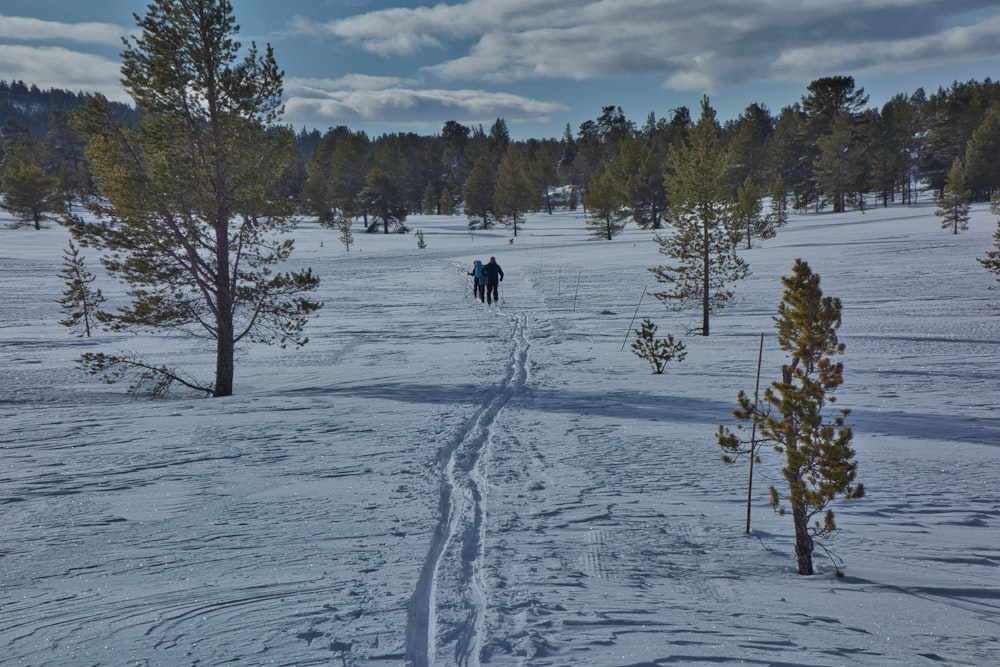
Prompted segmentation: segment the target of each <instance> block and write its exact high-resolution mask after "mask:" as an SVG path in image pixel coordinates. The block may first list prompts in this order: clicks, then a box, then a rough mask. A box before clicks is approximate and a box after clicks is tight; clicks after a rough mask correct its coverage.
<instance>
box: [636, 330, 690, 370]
mask: <svg viewBox="0 0 1000 667" xmlns="http://www.w3.org/2000/svg"><path fill="white" fill-rule="evenodd" d="M632 351H633V352H634V353H635V356H637V357H639V358H640V359H645V360H646V361H648V362H649V365H650V366H651V367H652V368H653V373H654V374H655V375H660V374H662V373H663V371H664V370H666V367H667V363H668V362H670V361H671V360H674V359H676V360H677V361H684V357H685V356H687V351H686V350H685V349H684V343H682V342H681V341H675V340H674V337H673V336H671V335H667V337H666V338H657V337H656V325H655V324H653V322H652V321H651V320H643V321H642V328H640V329H636V331H635V340H634V341H632Z"/></svg>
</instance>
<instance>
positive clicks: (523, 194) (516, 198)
mask: <svg viewBox="0 0 1000 667" xmlns="http://www.w3.org/2000/svg"><path fill="white" fill-rule="evenodd" d="M536 199H537V197H536V196H535V192H534V190H533V189H532V183H531V180H530V179H529V178H528V173H527V171H526V165H525V163H524V160H523V159H522V157H521V154H520V153H519V152H518V150H517V148H516V147H515V146H514V144H508V145H507V149H506V151H505V152H504V154H503V158H501V160H500V165H499V167H498V168H497V179H496V185H495V186H494V190H493V205H494V211H495V213H496V215H497V219H499V220H500V222H501V223H502V224H504V225H507V226H508V227H510V228H511V229H512V230H513V233H514V236H515V237H516V236H517V226H518V224H524V215H525V213H526V212H527V211H528V210H529V209H530V208H531V206H532V202H534V201H535V200H536Z"/></svg>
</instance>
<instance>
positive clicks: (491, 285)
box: [483, 257, 503, 303]
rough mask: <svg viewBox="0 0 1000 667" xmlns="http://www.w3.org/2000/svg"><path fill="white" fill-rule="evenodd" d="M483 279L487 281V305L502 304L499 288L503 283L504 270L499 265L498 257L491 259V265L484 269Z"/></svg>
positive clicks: (488, 264)
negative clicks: (498, 292)
mask: <svg viewBox="0 0 1000 667" xmlns="http://www.w3.org/2000/svg"><path fill="white" fill-rule="evenodd" d="M483 278H485V279H486V303H500V297H499V296H498V294H497V288H498V287H499V285H500V283H501V282H503V269H501V268H500V265H499V264H497V258H496V257H490V261H489V263H487V264H486V266H484V267H483Z"/></svg>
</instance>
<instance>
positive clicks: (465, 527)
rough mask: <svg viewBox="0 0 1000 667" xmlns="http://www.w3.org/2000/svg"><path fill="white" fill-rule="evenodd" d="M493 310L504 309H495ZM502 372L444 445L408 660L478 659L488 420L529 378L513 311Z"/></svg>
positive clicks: (467, 664) (470, 666) (469, 665)
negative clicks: (437, 505)
mask: <svg viewBox="0 0 1000 667" xmlns="http://www.w3.org/2000/svg"><path fill="white" fill-rule="evenodd" d="M498 316H503V315H502V314H499V313H498ZM511 320H512V323H513V334H512V336H511V339H510V340H511V343H510V350H509V356H508V358H507V363H506V374H505V377H504V379H503V381H502V382H501V383H500V384H499V385H498V386H497V389H496V391H495V392H493V393H491V394H490V395H489V397H488V400H486V401H485V402H484V404H483V405H482V406H481V407H480V408H479V409H478V410H477V411H476V412H475V413H474V414H473V415H472V417H471V418H470V419H469V422H468V424H467V426H466V428H465V429H464V430H463V431H462V432H461V433H460V435H459V436H458V437H457V438H456V439H455V440H454V441H453V442H451V443H450V444H449V445H446V446H444V447H442V449H441V452H440V464H441V497H440V520H439V523H438V525H437V528H436V530H435V531H434V538H433V541H432V543H431V545H430V548H429V550H428V554H427V559H426V560H425V562H424V566H423V569H422V571H421V574H420V577H419V579H418V580H417V586H416V590H415V592H414V594H413V598H412V599H411V602H410V614H409V622H408V625H407V632H406V658H407V665H410V666H412V667H425V666H429V665H436V664H445V662H446V661H447V660H448V653H449V652H453V653H454V662H455V664H458V665H462V666H464V667H475V666H477V665H479V655H480V648H481V643H480V642H481V639H482V631H483V622H484V621H483V619H484V613H485V610H486V591H485V590H484V587H483V583H482V565H483V560H484V555H485V540H484V537H485V536H484V531H485V525H486V522H485V513H486V506H485V495H486V489H487V476H488V471H487V456H486V454H487V453H488V450H489V448H490V443H491V442H492V440H493V438H494V433H493V425H494V422H495V421H496V418H497V415H498V414H499V413H500V411H501V410H503V409H504V406H506V405H507V403H508V402H509V401H510V400H511V398H512V397H513V396H515V395H516V394H517V393H518V392H519V391H520V390H521V389H522V388H523V387H524V385H525V383H526V382H527V379H528V350H529V348H530V344H529V342H528V339H527V334H526V333H525V329H526V327H525V321H524V316H523V315H521V316H518V317H511Z"/></svg>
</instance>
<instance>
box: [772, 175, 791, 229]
mask: <svg viewBox="0 0 1000 667" xmlns="http://www.w3.org/2000/svg"><path fill="white" fill-rule="evenodd" d="M767 218H768V223H769V224H770V225H771V227H773V228H774V229H781V228H782V227H784V226H785V225H787V224H788V190H787V189H786V188H785V179H784V178H783V177H782V176H781V174H777V175H775V177H774V183H773V184H772V185H771V204H770V207H769V210H768V213H767Z"/></svg>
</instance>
